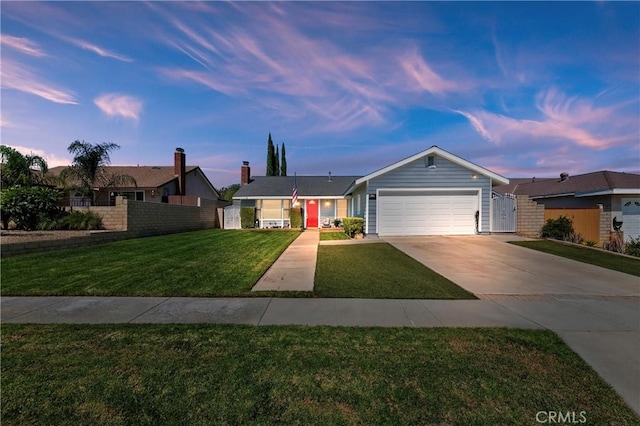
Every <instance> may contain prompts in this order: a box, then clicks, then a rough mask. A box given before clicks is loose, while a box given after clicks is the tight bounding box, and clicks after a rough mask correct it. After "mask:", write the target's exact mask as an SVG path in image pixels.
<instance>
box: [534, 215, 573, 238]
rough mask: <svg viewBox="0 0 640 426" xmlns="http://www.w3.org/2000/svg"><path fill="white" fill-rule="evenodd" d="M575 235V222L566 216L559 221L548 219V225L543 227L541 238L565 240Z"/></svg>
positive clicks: (558, 219)
mask: <svg viewBox="0 0 640 426" xmlns="http://www.w3.org/2000/svg"><path fill="white" fill-rule="evenodd" d="M573 233H574V232H573V222H572V221H571V219H569V218H567V217H566V216H560V217H559V218H557V219H547V223H545V224H544V226H543V227H542V231H541V232H540V236H541V237H542V238H553V239H554V240H564V239H565V238H567V237H568V236H569V235H571V234H573Z"/></svg>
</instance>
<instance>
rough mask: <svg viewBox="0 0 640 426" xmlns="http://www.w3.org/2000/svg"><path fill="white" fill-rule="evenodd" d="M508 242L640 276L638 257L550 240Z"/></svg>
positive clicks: (639, 260)
mask: <svg viewBox="0 0 640 426" xmlns="http://www.w3.org/2000/svg"><path fill="white" fill-rule="evenodd" d="M510 243H511V244H514V245H517V246H521V247H526V248H530V249H533V250H538V251H542V252H545V253H550V254H554V255H556V256H562V257H566V258H567V259H573V260H577V261H579V262H584V263H589V264H591V265H596V266H600V267H603V268H607V269H612V270H614V271H619V272H624V273H625V274H630V275H635V276H637V277H640V259H634V258H631V257H626V256H618V255H616V254H613V253H608V252H606V251H604V250H594V249H590V248H586V247H584V248H583V247H576V246H569V245H566V244H562V243H559V242H554V241H551V240H539V241H510Z"/></svg>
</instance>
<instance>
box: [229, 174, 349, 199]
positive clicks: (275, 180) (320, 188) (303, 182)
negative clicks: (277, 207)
mask: <svg viewBox="0 0 640 426" xmlns="http://www.w3.org/2000/svg"><path fill="white" fill-rule="evenodd" d="M359 177H360V176H331V181H329V176H298V177H296V178H295V182H296V185H297V187H298V197H302V198H305V197H339V196H342V195H344V193H345V191H346V190H347V189H348V188H349V187H350V186H351V184H352V183H353V182H354V181H355V180H356V179H357V178H359ZM293 185H294V177H293V176H256V177H254V178H253V179H252V181H251V183H249V184H248V185H243V186H242V187H240V189H239V190H238V192H236V193H235V195H234V196H233V198H235V199H242V198H260V197H283V198H289V197H291V193H292V192H293Z"/></svg>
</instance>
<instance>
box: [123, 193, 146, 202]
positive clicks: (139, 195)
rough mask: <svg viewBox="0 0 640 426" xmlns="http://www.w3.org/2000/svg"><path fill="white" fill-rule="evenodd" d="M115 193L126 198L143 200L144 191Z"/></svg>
mask: <svg viewBox="0 0 640 426" xmlns="http://www.w3.org/2000/svg"><path fill="white" fill-rule="evenodd" d="M116 195H120V196H122V197H124V198H126V199H127V200H135V201H144V191H126V192H118V193H116Z"/></svg>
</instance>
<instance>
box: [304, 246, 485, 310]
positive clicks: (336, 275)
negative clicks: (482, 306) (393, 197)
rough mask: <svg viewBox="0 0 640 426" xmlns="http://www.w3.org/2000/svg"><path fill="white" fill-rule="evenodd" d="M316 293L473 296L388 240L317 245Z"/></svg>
mask: <svg viewBox="0 0 640 426" xmlns="http://www.w3.org/2000/svg"><path fill="white" fill-rule="evenodd" d="M315 293H316V294H317V295H318V296H320V297H363V298H384V299H475V298H476V297H475V296H474V295H473V294H471V293H469V292H467V291H466V290H464V289H462V288H460V287H459V286H457V285H456V284H454V283H453V282H451V281H449V280H448V279H446V278H445V277H443V276H442V275H440V274H438V273H436V272H434V271H432V270H431V269H429V268H427V267H426V266H424V265H423V264H421V263H420V262H418V261H417V260H415V259H413V258H411V257H409V256H407V255H406V254H404V253H403V252H401V251H400V250H398V249H396V248H395V247H393V246H391V245H389V244H387V243H376V244H354V245H343V246H326V245H320V246H318V261H317V265H316V276H315Z"/></svg>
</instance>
